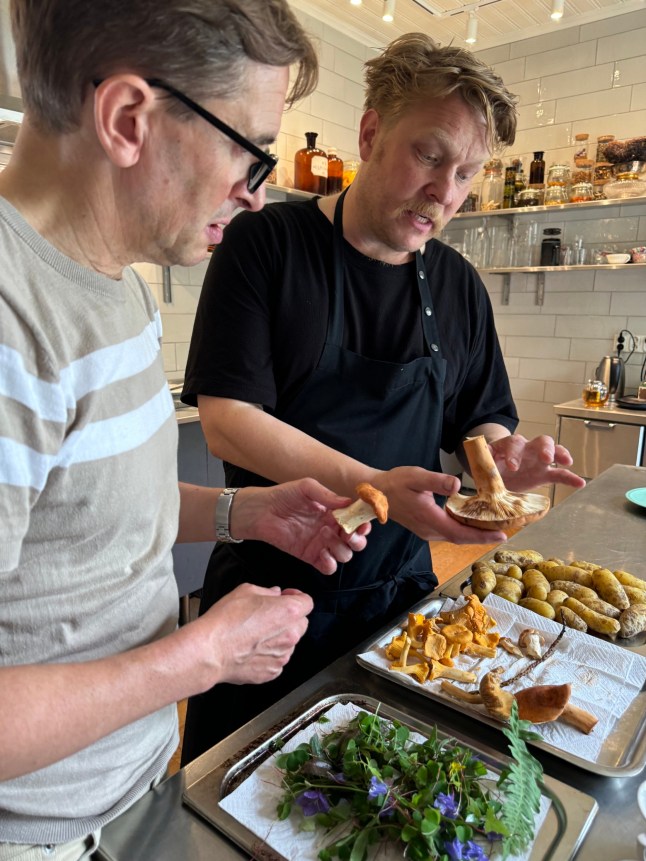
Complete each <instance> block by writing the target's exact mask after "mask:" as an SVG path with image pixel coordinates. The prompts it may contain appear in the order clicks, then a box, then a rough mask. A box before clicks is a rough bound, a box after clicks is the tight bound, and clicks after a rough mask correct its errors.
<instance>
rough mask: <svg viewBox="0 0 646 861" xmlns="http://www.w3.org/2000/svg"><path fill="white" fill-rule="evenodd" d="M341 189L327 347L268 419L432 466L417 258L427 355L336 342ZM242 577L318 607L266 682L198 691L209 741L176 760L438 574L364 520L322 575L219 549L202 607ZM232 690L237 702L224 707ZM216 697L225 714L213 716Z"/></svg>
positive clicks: (360, 456)
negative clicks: (209, 696)
mask: <svg viewBox="0 0 646 861" xmlns="http://www.w3.org/2000/svg"><path fill="white" fill-rule="evenodd" d="M344 196H345V192H344V193H343V194H342V195H341V196H340V197H339V200H338V201H337V204H336V208H335V212H334V223H333V249H334V281H333V285H332V292H331V296H330V311H329V316H328V327H327V334H326V342H325V346H324V349H323V352H322V354H321V357H320V359H319V362H318V365H317V367H316V368H315V370H314V371H313V372H312V374H311V376H310V377H309V378H308V380H307V381H306V383H305V384H304V385H303V387H302V388H301V390H300V391H299V392H298V393H297V394H296V395H295V397H294V398H293V399H292V401H291V402H290V403H289V404H287V405H286V406H284V407H283V408H282V409H281V410H280V412H277V413H276V418H278V419H280V420H281V421H283V422H286V423H287V424H289V425H292V426H293V427H296V428H298V429H299V430H302V431H303V432H304V433H306V434H308V435H309V436H311V437H314V438H315V439H317V440H319V441H320V442H322V443H324V444H326V445H329V446H330V447H332V448H333V449H335V450H337V451H341V452H343V453H345V454H347V455H349V456H350V457H353V458H356V459H357V460H359V461H360V462H362V463H366V464H369V465H370V466H372V467H375V468H377V469H383V470H388V469H391V468H392V467H395V466H402V465H415V466H422V467H425V468H426V469H430V470H434V471H439V470H440V461H439V452H440V442H441V430H442V414H443V391H444V378H445V371H446V362H445V360H444V359H443V357H442V353H441V351H440V343H439V335H438V327H437V322H436V319H435V313H434V311H433V305H432V302H431V291H430V288H429V285H428V279H427V277H426V269H425V266H424V259H423V257H422V255H421V253H420V252H419V251H417V252H416V254H415V273H416V280H417V287H418V291H419V296H420V316H421V322H422V326H423V329H424V336H425V340H426V344H427V350H428V356H424V357H422V358H418V359H414V360H413V361H411V362H408V363H406V364H400V363H394V362H384V361H380V360H376V359H369V358H366V357H365V356H360V355H358V354H356V353H353V352H352V351H350V350H347V349H345V348H344V347H343V346H342V345H343V331H344V302H343V295H344V255H343V243H344V239H343V198H344ZM225 473H226V480H227V484H228V485H229V486H232V487H245V486H249V485H255V486H259V485H263V486H266V485H269V484H272V482H269V481H267V479H265V478H263V477H261V476H258V475H254V474H253V473H251V472H249V471H247V470H244V469H241V468H240V467H237V466H235V465H233V464H228V463H227V464H225ZM245 582H247V583H248V582H251V583H255V584H257V585H260V586H275V585H279V586H281V587H282V588H287V587H293V588H298V589H302V590H303V591H304V592H307V593H308V594H310V595H311V596H312V598H313V599H314V605H315V606H314V610H313V612H312V613H311V614H310V617H309V626H308V630H307V633H306V634H305V636H304V637H303V639H302V640H301V641H300V642H299V644H298V646H297V647H296V650H295V652H294V655H293V656H292V658H291V660H290V662H289V664H288V665H287V666H286V667H285V669H284V671H283V673H282V675H281V676H280V677H279V679H277V680H275V681H274V682H270V683H268V684H265V685H261V686H258V687H255V688H254V689H253V692H251V688H246V696H242V695H241V694H242V692H243V691H244V690H245V688H240V687H236V686H230V685H220V686H217V687H216V688H214V689H213V691H214V692H215V694H216V698H215V699H213V700H210V702H209V704H208V705H207V703H206V695H201V697H200V698H195V700H196V701H197V700H198V699H199V700H201V701H202V703H201V707H202V710H203V711H205V712H207V711H208V714H206V713H205V714H204V720H203V721H199V723H200V724H202V726H201V727H198V726H197V724H198V720H197V719H196V720H195V722H194V723H195V725H194V727H193V729H191V727H190V722H189V717H190V715H191V712H194V713H195V712H196V711H197V706H196V705H194V704H193V703H189V715H188V716H187V733H186V735H185V738H186V736H190V735H191V734H192V733H195V734H196V735H197V734H201V735H204V734H205V733H209V734H210V739H209V740H208V742H206V743H203V744H197V745H195V744H194V743H193V742H195V741H196V740H192V741H186V740H185V747H184V751H185V752H187V751H188V746H187V745H191V747H192V753H190V754H188V755H187V756H185V757H184V759H183V761H184V762H188V761H189V759H190V758H192V757H193V756H197V755H198V754H199V753H201V752H202V751H203V750H205V749H207V748H208V747H210V746H211V745H213V744H215V743H216V741H218V740H219V738H222V737H224V736H225V735H227V734H228V733H229V732H232V731H233V730H234V729H236V728H237V727H238V726H240V725H241V724H242V723H244V722H246V721H247V720H249V719H250V718H251V717H253V715H255V714H257V713H259V712H260V711H261V710H262V709H263V708H265V707H267V705H269V704H270V703H271V702H275V701H276V700H277V699H278V698H279V697H280V696H283V695H284V694H285V693H287V692H288V691H290V690H292V689H293V688H294V687H296V685H298V684H300V683H301V682H302V681H304V680H305V679H306V678H309V677H310V676H312V675H313V674H314V673H315V672H317V671H318V670H319V669H321V668H322V667H323V666H326V665H327V664H329V663H330V662H331V661H332V660H334V659H336V658H337V657H339V656H340V655H342V654H344V653H345V652H347V651H348V650H349V649H351V648H352V647H353V646H354V645H356V644H357V643H358V642H360V641H361V640H363V639H365V638H366V637H367V636H369V635H370V634H371V633H372V632H374V631H376V630H377V629H378V628H380V627H381V626H382V625H384V624H386V622H388V621H389V620H390V619H392V618H394V617H396V616H398V615H401V613H403V612H405V611H406V610H407V609H408V608H409V607H410V606H411V605H412V604H414V603H415V602H417V601H419V600H421V599H422V598H423V597H424V596H425V595H427V594H428V593H429V592H431V591H432V590H433V589H434V588H435V586H436V585H437V578H436V577H435V575H434V574H433V572H432V568H431V557H430V551H429V546H428V542H426V541H422V540H421V539H420V538H417V536H415V535H413V534H412V533H411V532H410V531H409V530H407V529H404V527H402V526H400V525H399V524H398V523H395V522H394V521H388V523H386V524H385V525H379V524H377V523H376V521H373V528H372V531H371V533H370V536H369V538H368V546H367V547H366V549H365V550H363V551H362V552H361V553H357V554H355V555H354V556H353V558H352V560H351V561H350V562H349V563H346V564H345V565H339V567H338V570H337V572H336V573H335V574H334V575H332V576H330V577H326V576H324V575H322V574H319V573H318V572H317V571H315V570H314V569H313V568H312V567H311V566H309V565H306V564H305V563H303V562H300V561H299V560H297V559H295V558H294V557H292V556H289V555H288V554H285V553H282V552H281V551H279V550H276V549H275V548H274V547H272V546H270V545H268V544H264V543H262V542H258V541H245V542H244V543H242V544H218V545H216V547H215V549H214V551H213V554H212V556H211V559H210V561H209V565H208V568H207V572H206V577H205V583H204V588H203V591H202V602H201V607H200V612H205V611H206V609H208V607H210V606H212V605H213V603H215V601H217V600H218V599H219V598H220V597H222V595H224V594H226V593H227V592H229V591H231V589H233V588H234V587H235V586H237V585H239V584H240V583H245ZM225 689H226V692H225ZM236 692H239V693H238V694H237V693H236ZM232 697H233V698H234V699H236V700H238V701H239V703H238V704H236V705H235V706H234V707H233V714H232V702H231V699H232ZM223 703H226V706H225V707H224V710H225V711H226V712H227V715H225V716H221V715H220V714H219V713H220V712H222V710H223V708H222V706H223ZM218 704H219V706H218ZM258 704H260V706H259V707H256V706H257V705H258ZM250 709H251V710H250ZM216 715H217V717H216ZM222 717H223V718H224V724H225V725H224V724H223V728H222V730H221V731H220V732H217V733H216V734H217V737H216V736H215V735H214V732H215V731H216V727H215V726H214V725H213V722H214V720H215V721H217V722H218V723H219V722H220V721H221V718H222ZM236 721H237V722H236Z"/></svg>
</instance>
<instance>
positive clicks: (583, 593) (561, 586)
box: [550, 580, 599, 601]
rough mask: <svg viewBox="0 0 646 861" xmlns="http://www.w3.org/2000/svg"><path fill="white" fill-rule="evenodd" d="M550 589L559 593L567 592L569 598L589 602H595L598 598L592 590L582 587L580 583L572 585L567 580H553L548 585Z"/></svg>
mask: <svg viewBox="0 0 646 861" xmlns="http://www.w3.org/2000/svg"><path fill="white" fill-rule="evenodd" d="M550 586H551V587H552V589H557V590H558V591H559V592H567V594H568V595H569V597H570V598H578V599H579V601H580V600H581V598H588V600H590V601H596V600H597V598H598V597H599V596H598V595H597V593H596V592H595V591H594V589H590V588H588V586H582V585H581V583H574V582H571V581H569V580H553V581H552V582H551V583H550Z"/></svg>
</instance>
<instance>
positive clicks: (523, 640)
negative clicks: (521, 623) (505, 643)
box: [518, 628, 545, 661]
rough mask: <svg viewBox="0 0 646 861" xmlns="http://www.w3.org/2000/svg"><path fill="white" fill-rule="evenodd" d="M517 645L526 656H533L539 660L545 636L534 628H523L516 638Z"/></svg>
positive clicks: (541, 655)
mask: <svg viewBox="0 0 646 861" xmlns="http://www.w3.org/2000/svg"><path fill="white" fill-rule="evenodd" d="M518 645H519V646H520V648H521V649H522V650H523V652H524V653H525V655H527V657H528V658H535V659H536V660H537V661H540V659H541V658H542V657H543V646H544V645H545V637H544V636H543V635H542V634H541V632H540V631H537V630H535V629H534V628H525V630H524V631H522V633H521V635H520V637H519V638H518Z"/></svg>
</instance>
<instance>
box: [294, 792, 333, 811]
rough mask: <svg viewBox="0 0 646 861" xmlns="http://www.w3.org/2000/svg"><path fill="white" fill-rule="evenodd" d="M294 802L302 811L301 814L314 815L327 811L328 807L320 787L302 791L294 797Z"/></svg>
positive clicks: (328, 803)
mask: <svg viewBox="0 0 646 861" xmlns="http://www.w3.org/2000/svg"><path fill="white" fill-rule="evenodd" d="M296 804H298V805H299V806H300V808H301V810H302V811H303V816H316V814H317V813H327V812H328V810H329V809H330V802H329V801H328V800H327V798H326V797H325V795H324V793H323V792H321V790H320V789H307V790H306V791H305V792H302V793H301V794H300V795H299V796H298V798H297V799H296Z"/></svg>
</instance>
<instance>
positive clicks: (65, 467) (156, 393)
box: [0, 0, 368, 861]
mask: <svg viewBox="0 0 646 861" xmlns="http://www.w3.org/2000/svg"><path fill="white" fill-rule="evenodd" d="M12 24H13V30H14V38H15V42H16V55H17V60H18V72H19V76H20V80H21V86H22V93H23V99H24V104H25V117H24V122H23V125H22V128H21V130H20V132H19V135H18V140H17V144H16V147H15V152H14V153H13V155H12V158H11V162H10V164H9V166H8V167H7V168H6V170H5V171H4V172H3V173H2V174H1V175H0V260H1V264H2V265H1V266H0V306H1V308H0V368H1V371H0V403H1V410H0V416H1V418H0V426H1V427H0V523H1V524H2V526H1V527H0V529H1V533H0V542H1V552H0V593H1V594H2V601H1V602H0V691H1V692H2V694H1V696H0V859H2V861H7V859H11V861H40V859H43V858H56V859H57V861H79V859H81V858H87V857H89V855H90V854H91V853H92V852H93V851H94V849H95V848H96V846H97V844H98V840H99V835H100V830H101V828H102V826H103V825H105V824H106V823H107V822H109V821H110V820H112V819H113V818H114V817H115V816H117V815H118V814H119V813H120V812H122V811H123V810H125V809H126V808H127V807H128V806H129V805H131V804H132V803H133V802H134V801H136V800H137V798H138V797H139V796H141V795H142V794H143V793H144V792H145V791H146V790H147V789H148V788H149V787H150V786H151V785H152V784H154V783H155V782H156V781H158V780H159V779H160V778H161V777H162V776H163V774H164V771H165V768H166V765H167V763H168V761H169V759H170V757H171V755H172V754H173V752H174V750H175V749H176V747H177V744H178V728H177V709H176V705H175V703H176V702H177V701H178V700H181V699H183V698H185V697H187V696H188V695H190V694H194V693H197V692H199V691H202V690H205V689H208V688H210V687H211V686H212V685H214V684H215V683H217V682H231V683H234V684H240V683H254V684H257V683H259V682H265V681H267V680H269V679H274V678H276V677H277V676H278V675H279V674H280V672H281V671H282V668H283V666H284V665H285V663H286V662H287V661H288V659H289V657H290V655H291V653H292V651H293V648H294V645H295V643H296V642H297V641H298V639H299V637H300V636H301V635H302V634H303V632H304V631H305V629H306V627H307V616H308V614H309V612H310V610H311V606H312V602H311V599H310V598H309V597H308V596H307V595H306V594H304V593H303V592H302V591H300V590H299V589H286V590H281V589H280V588H279V587H278V586H277V585H276V584H273V583H272V584H268V586H267V587H258V586H256V585H251V584H246V585H241V586H238V588H234V589H233V591H231V592H230V593H229V594H228V595H227V597H226V598H225V599H224V600H223V601H221V602H219V603H218V604H216V605H215V606H214V607H213V608H212V609H211V610H210V611H209V612H208V613H207V614H205V615H203V616H202V617H201V618H200V619H198V620H196V621H195V622H193V623H190V624H188V625H186V626H183V627H182V628H180V629H178V628H177V613H178V595H177V586H176V583H175V579H174V577H173V571H172V556H171V549H172V546H173V543H174V542H175V540H176V539H177V540H184V541H198V540H212V541H214V540H215V539H216V537H217V538H219V539H220V540H222V541H234V540H236V541H239V540H240V539H244V538H254V539H256V540H262V541H266V542H270V543H271V544H273V545H275V546H277V547H280V548H281V549H282V550H283V551H287V552H289V553H294V554H295V555H297V556H298V557H299V558H300V559H302V560H304V561H305V562H307V563H308V565H311V566H313V570H316V571H317V572H319V573H321V576H324V575H330V574H332V572H333V571H334V570H335V568H336V565H337V562H347V561H349V559H350V558H351V557H352V551H353V550H360V549H362V548H363V546H364V545H365V542H366V539H365V533H366V532H367V531H368V528H367V527H363V528H362V533H361V534H356V535H354V536H350V537H348V536H346V535H345V534H344V533H343V532H342V531H341V530H340V528H339V527H338V525H337V524H336V521H335V520H334V518H333V517H332V514H331V513H330V509H332V508H336V507H339V506H342V505H347V504H348V503H349V502H350V498H349V497H346V496H344V495H339V494H336V493H333V492H331V491H329V490H327V489H326V488H324V487H322V486H321V485H320V484H319V483H318V482H317V481H315V480H313V479H299V480H298V481H294V482H291V483H289V484H287V485H284V486H279V487H272V488H251V487H247V488H244V489H242V490H240V492H239V493H238V494H236V493H235V492H234V489H232V491H230V492H227V493H224V492H223V491H222V490H220V489H218V490H215V489H211V488H200V487H195V486H189V485H182V486H179V488H178V482H177V439H178V432H177V422H176V419H175V413H174V409H173V404H172V398H171V396H170V392H169V389H168V385H167V381H166V378H165V375H164V370H163V366H162V361H161V349H160V335H161V325H160V314H159V310H158V308H157V307H156V305H155V302H154V299H153V297H152V295H151V293H150V291H149V290H148V288H147V287H146V285H145V284H144V283H143V281H142V280H141V278H139V277H138V276H137V274H136V273H135V272H134V271H133V269H132V268H130V264H131V263H133V262H134V261H150V262H152V263H155V264H160V265H171V264H180V265H184V266H190V265H192V264H194V263H197V262H198V261H200V260H202V259H203V258H204V257H205V256H206V253H207V249H208V246H209V245H210V244H212V243H217V242H219V241H220V239H221V237H222V230H223V228H224V225H226V223H227V222H228V221H229V219H230V218H231V215H232V213H233V211H234V209H236V208H238V207H242V208H243V209H248V210H257V209H260V208H261V206H262V205H263V203H264V192H263V189H262V182H263V180H264V179H265V178H266V177H267V175H268V174H269V172H270V171H271V170H272V168H273V167H274V165H275V159H274V157H273V156H271V155H269V154H268V153H267V145H268V144H269V143H270V142H271V141H273V140H274V139H275V137H276V134H277V133H278V128H279V125H280V119H281V114H282V111H283V109H284V105H285V99H286V95H287V88H288V82H289V73H290V69H292V68H293V69H294V72H295V74H294V83H293V87H292V90H291V92H290V94H289V97H288V101H292V100H294V99H297V98H300V97H301V96H303V95H305V94H306V93H308V92H310V91H311V90H312V88H313V86H314V85H315V82H316V73H317V65H316V58H315V54H314V52H313V48H312V45H311V43H310V42H309V40H308V39H307V37H306V35H305V33H304V32H303V30H302V28H301V27H300V25H299V24H298V22H297V20H296V19H295V17H294V15H293V14H292V12H291V11H290V9H289V7H288V5H287V2H286V0H263V2H262V3H258V2H257V0H166V2H164V3H158V2H157V0H104V2H101V3H90V2H87V0H13V2H12ZM178 522H179V534H178ZM236 546H242V545H236ZM301 585H302V586H303V587H304V588H306V587H307V584H306V583H303V584H301ZM226 707H227V705H226V704H222V708H226Z"/></svg>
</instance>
